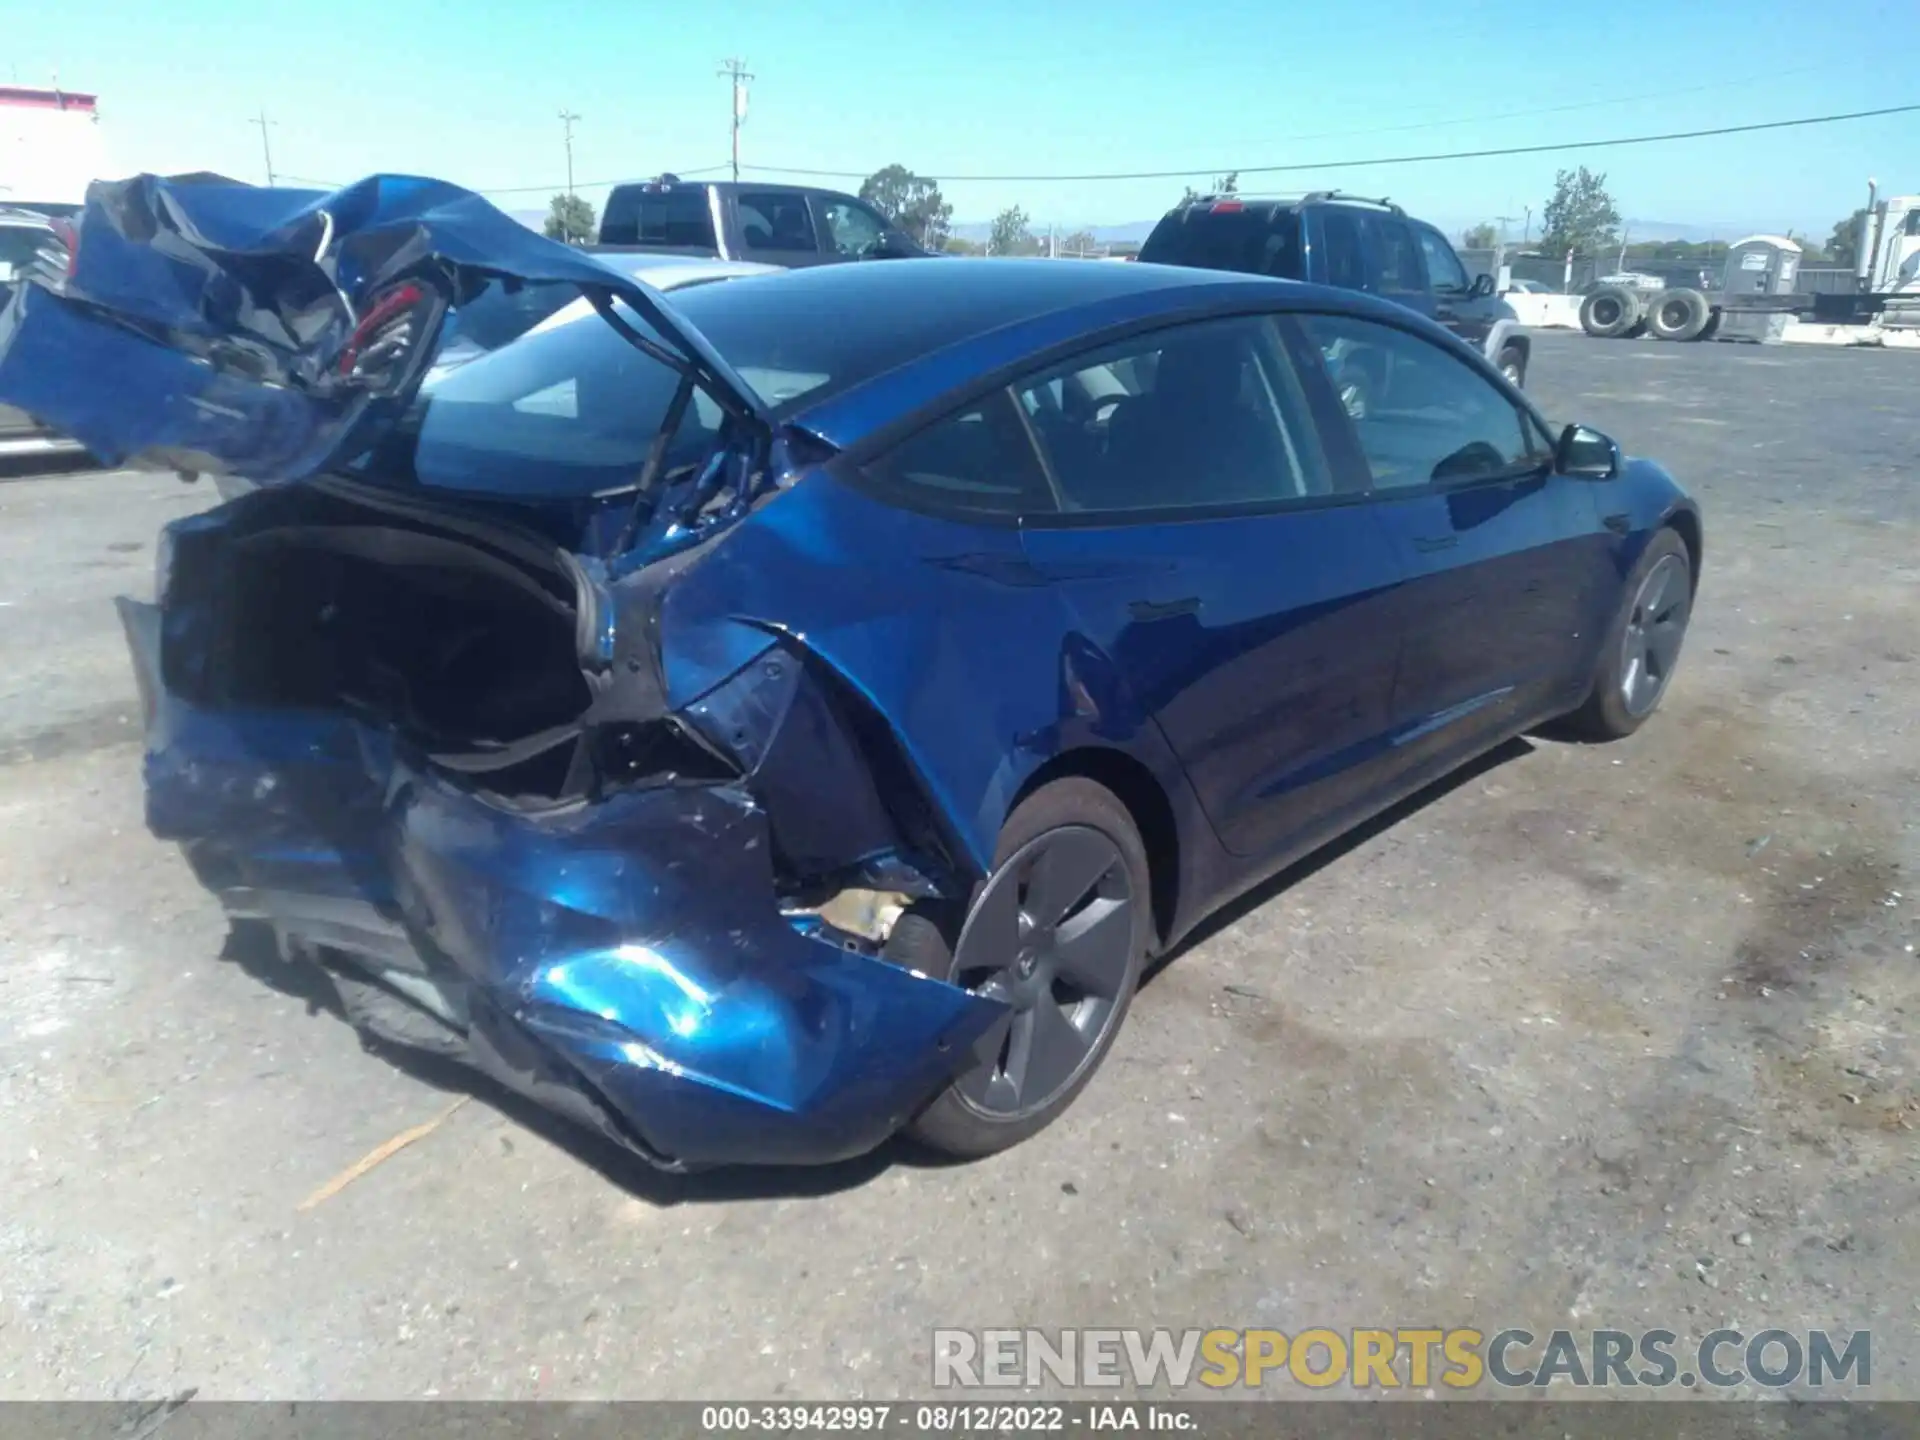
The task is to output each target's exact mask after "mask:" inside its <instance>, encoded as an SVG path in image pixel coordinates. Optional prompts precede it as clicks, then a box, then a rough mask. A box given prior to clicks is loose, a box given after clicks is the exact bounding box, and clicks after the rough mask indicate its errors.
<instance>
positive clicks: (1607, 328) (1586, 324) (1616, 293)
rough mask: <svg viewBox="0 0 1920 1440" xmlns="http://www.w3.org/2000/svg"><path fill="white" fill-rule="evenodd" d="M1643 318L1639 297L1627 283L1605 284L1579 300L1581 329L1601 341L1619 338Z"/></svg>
mask: <svg viewBox="0 0 1920 1440" xmlns="http://www.w3.org/2000/svg"><path fill="white" fill-rule="evenodd" d="M1640 320H1641V310H1640V297H1639V296H1638V295H1636V294H1634V293H1633V291H1631V290H1628V289H1626V288H1625V287H1624V286H1620V285H1602V286H1601V287H1600V288H1599V289H1598V290H1596V291H1594V292H1593V293H1592V294H1591V295H1589V296H1587V298H1586V299H1584V300H1582V301H1581V302H1580V328H1581V329H1582V330H1584V331H1586V332H1587V334H1589V335H1592V336H1594V337H1595V338H1597V339H1600V340H1618V339H1619V338H1620V337H1621V336H1623V335H1625V334H1626V333H1627V332H1628V331H1629V330H1631V329H1633V327H1634V326H1636V325H1638V324H1639V323H1640Z"/></svg>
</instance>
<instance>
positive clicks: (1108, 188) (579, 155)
mask: <svg viewBox="0 0 1920 1440" xmlns="http://www.w3.org/2000/svg"><path fill="white" fill-rule="evenodd" d="M9 9H10V11H11V13H10V14H9V16H8V19H7V21H6V25H5V31H6V35H7V51H8V53H7V54H6V55H5V56H4V57H0V79H3V80H13V79H16V78H17V80H18V81H19V82H20V83H23V84H46V83H48V80H49V77H50V76H51V75H52V74H53V73H54V72H55V71H56V70H57V72H58V74H59V77H60V81H61V83H62V84H63V85H65V86H67V87H68V88H71V89H76V90H90V91H96V92H98V93H99V95H100V97H101V110H102V113H103V117H104V119H103V123H104V124H105V125H106V126H107V127H108V136H107V142H108V146H109V150H110V153H111V155H112V157H113V160H114V163H115V164H116V165H117V166H119V167H120V168H121V169H123V170H124V171H127V172H132V171H135V170H163V171H164V170H179V169H211V170H218V171H222V172H224V173H227V174H232V175H236V176H238V177H240V178H243V179H249V180H259V179H261V178H262V165H261V155H260V132H259V130H258V128H257V127H255V126H254V125H252V124H250V123H249V119H250V117H251V116H252V115H253V114H254V113H255V112H256V110H257V109H258V108H259V107H261V106H265V107H266V109H267V111H268V113H269V115H270V116H271V117H272V118H273V119H274V120H275V121H276V122H277V124H276V125H275V126H274V128H273V130H272V131H271V139H272V145H273V154H274V163H275V166H276V168H277V169H278V170H279V171H280V172H281V173H282V174H283V175H290V176H299V177H306V178H312V179H319V180H324V181H332V182H344V181H348V180H352V179H356V178H358V177H360V176H362V175H365V174H369V173H372V172H375V171H381V170H388V171H408V172H413V173H420V174H429V175H437V176H441V177H443V178H446V179H450V180H454V181H457V182H459V183H461V184H465V185H469V186H472V187H474V188H477V189H481V190H487V191H498V190H504V189H507V188H510V187H529V188H527V189H526V191H525V193H522V194H499V195H496V197H495V198H496V199H497V200H498V202H499V203H501V204H502V205H503V206H505V207H506V208H509V209H528V208H540V207H543V206H544V204H545V201H546V198H547V196H548V195H549V194H550V193H551V192H552V190H553V189H555V188H558V187H559V185H560V184H561V182H562V180H563V178H564V176H565V173H566V167H565V163H564V153H563V150H562V144H561V124H560V121H559V119H558V114H559V112H560V111H561V109H562V108H568V109H572V110H575V111H578V112H579V113H580V115H581V116H582V117H583V118H582V119H581V120H580V122H579V124H578V125H577V127H576V130H575V162H574V163H575V173H576V175H577V176H578V177H579V179H580V180H582V181H600V180H606V179H610V178H627V177H632V176H637V175H645V174H650V173H653V172H656V171H658V170H661V169H667V168H671V169H676V170H681V171H688V170H694V169H697V168H700V167H705V166H715V165H719V164H721V163H723V162H724V161H725V160H726V158H727V119H728V113H729V95H728V91H727V86H726V82H725V81H723V80H721V79H720V78H718V77H717V76H716V74H715V70H716V67H717V64H718V62H719V61H720V60H721V59H722V58H723V57H724V56H728V55H739V56H742V57H743V58H745V59H746V60H747V62H748V64H749V67H750V68H751V69H752V70H753V71H754V72H755V74H756V75H757V76H758V79H757V80H756V81H755V82H754V84H753V86H752V91H751V95H752V100H751V107H750V112H749V116H748V120H747V123H746V125H745V127H744V128H743V131H742V138H741V146H742V159H743V161H744V162H745V163H746V164H748V165H752V164H755V163H758V164H763V165H778V166H809V167H820V168H822V169H825V170H835V171H858V172H866V171H870V170H873V169H875V168H878V167H879V166H881V165H885V164H887V163H890V162H894V161H898V162H900V163H902V164H905V165H907V166H909V167H910V168H912V169H914V170H917V171H919V172H920V173H922V174H927V175H932V176H934V177H937V178H938V177H945V176H949V175H959V174H982V175H1000V174H1056V173H1069V172H1070V173H1081V172H1106V171H1136V170H1182V169H1188V168H1191V167H1199V168H1200V169H1201V170H1203V171H1204V170H1206V169H1210V168H1226V167H1232V166H1241V167H1251V166H1254V165H1258V164H1263V163H1264V164H1282V163H1290V162H1321V161H1331V160H1338V159H1345V158H1361V157H1373V156H1391V155H1400V154H1409V153H1420V152H1427V151H1434V150H1456V149H1457V150H1467V149H1478V148H1485V147H1492V146H1499V145H1512V144H1530V143H1547V142H1555V141H1563V140H1569V141H1570V140H1582V139H1604V138H1608V137H1612V136H1621V135H1631V134H1639V133H1648V132H1654V131H1662V130H1679V129H1695V128H1703V127H1707V126H1713V125H1721V124H1740V123H1744V122H1750V121H1761V120H1769V119H1784V118H1792V117H1797V116H1801V115H1811V114H1818V113H1827V112H1834V111H1846V110H1858V109H1865V108H1870V107H1872V106H1874V105H1891V104H1899V103H1903V102H1914V101H1920V23H1916V21H1920V10H1917V9H1916V0H1828V3H1826V4H1822V5H1813V4H1809V3H1804V0H1802V3H1796V4H1791V5H1789V4H1785V3H1782V0H1597V3H1578V4H1566V3H1557V0H1532V3H1517V0H1507V3H1502V4H1497V5H1496V4H1480V3H1476V0H1458V3H1447V0H1440V3H1421V0H1323V3H1319V4H1313V5H1301V4H1287V3H1274V0H1177V3H1170V0H1161V3H1145V0H966V3H964V4H962V3H946V4H938V5H936V4H929V3H926V0H906V3H903V4H900V5H897V6H891V7H890V6H886V5H882V4H878V3H876V0H704V3H677V4H663V3H658V0H655V3H643V0H619V3H615V0H567V3H564V4H554V5H543V4H540V3H527V0H520V3H515V4H502V3H500V0H463V3H454V0H425V3H409V0H382V3H374V0H328V3H322V4H317V5H315V4H301V5H294V4H290V3H286V0H251V3H244V4H233V3H216V0H166V3H155V0H64V3H63V4H59V5H55V4H45V3H43V4H17V5H13V6H10V7H9ZM9 71H11V72H12V73H11V74H9V73H8V72H9ZM1548 111H1555V112H1557V113H1539V112H1548ZM1516 112H1528V113H1516ZM1574 163H1585V164H1588V165H1590V166H1592V167H1594V168H1596V169H1601V170H1604V171H1606V172H1607V174H1608V177H1609V185H1610V188H1611V189H1612V191H1613V193H1614V195H1615V198H1616V199H1617V200H1618V202H1619V205H1620V208H1621V210H1622V212H1623V213H1624V214H1625V215H1627V216H1629V217H1639V218H1644V219H1651V220H1662V221H1670V222H1690V223H1698V224H1703V225H1704V224H1710V223H1725V224H1730V225H1735V226H1739V227H1742V228H1744V227H1747V226H1753V227H1756V228H1784V227H1786V226H1788V225H1795V226H1798V227H1801V228H1802V229H1811V228H1814V227H1818V231H1819V233H1818V235H1817V236H1816V238H1824V235H1825V233H1826V227H1827V226H1829V225H1830V224H1831V223H1832V221H1833V220H1834V219H1836V218H1838V217H1839V216H1841V215H1842V214H1844V213H1846V212H1847V211H1848V210H1850V209H1851V208H1852V207H1853V206H1855V205H1858V204H1859V203H1861V201H1862V199H1863V197H1864V191H1865V183H1866V177H1867V176H1868V175H1869V174H1873V175H1876V176H1878V178H1879V179H1880V181H1881V185H1882V189H1883V191H1885V190H1886V189H1887V188H1888V187H1892V188H1893V189H1894V190H1897V191H1899V192H1901V193H1911V192H1914V191H1920V114H1914V115H1905V116H1894V117H1886V118H1882V119H1876V120H1865V121H1853V122H1847V123H1843V124H1838V125H1832V126H1822V127H1812V128H1808V129H1803V130H1794V131H1783V132H1773V133H1762V134H1757V135H1746V136H1732V137H1725V138H1719V139H1709V140H1696V141H1683V142H1678V143H1674V144H1667V145H1658V146H1644V147H1637V148H1630V149H1619V150H1600V151H1589V152H1585V153H1583V154H1578V155H1566V156H1555V155H1551V154H1548V155H1534V156H1520V157H1510V158H1499V159H1485V160H1466V161H1455V162H1445V163H1440V164H1428V165H1410V166H1397V167H1388V166H1378V167H1365V168H1356V169H1338V170H1333V169H1329V170H1324V171H1314V172H1307V173H1299V174H1288V175H1276V176H1268V177H1260V176H1248V177H1246V178H1245V180H1244V181H1243V185H1244V186H1245V187H1246V188H1248V189H1265V190H1273V191H1282V192H1284V191H1289V190H1298V189H1303V188H1309V187H1311V186H1316V185H1338V186H1340V187H1342V188H1347V189H1352V190H1357V191H1361V192H1364V193H1372V194H1390V195H1392V196H1393V197H1394V198H1395V199H1398V200H1400V201H1402V203H1404V204H1406V205H1407V206H1408V207H1409V208H1412V209H1414V210H1416V212H1417V213H1422V214H1426V215H1430V216H1432V217H1433V218H1435V219H1436V220H1439V221H1441V222H1442V223H1446V224H1450V225H1451V224H1461V223H1466V222H1468V221H1471V220H1474V219H1478V218H1491V217H1493V216H1496V215H1501V214H1507V215H1512V216H1514V217H1516V219H1517V217H1519V216H1520V215H1521V210H1522V207H1523V206H1527V205H1531V206H1532V207H1533V212H1534V216H1535V218H1536V221H1537V218H1538V215H1539V211H1540V206H1541V203H1542V201H1543V200H1544V198H1545V197H1546V195H1547V194H1548V192H1549V190H1550V188H1551V185H1552V181H1553V173H1554V170H1555V168H1556V166H1557V165H1560V164H1574ZM748 173H749V174H751V173H752V172H748ZM1196 179H1204V176H1203V175H1198V176H1196ZM818 183H822V184H830V185H840V184H843V183H844V184H845V185H846V186H847V188H852V187H853V186H854V185H855V184H857V181H845V182H842V181H839V180H836V179H831V178H828V177H821V178H820V180H819V181H818ZM1181 185H1182V182H1181V181H1180V180H1177V179H1174V180H1151V181H1125V182H1115V183H1092V182H1062V183H1045V184H1033V183H999V182H990V181H981V182H961V181H948V182H944V189H945V191H946V194H947V197H948V199H949V200H951V201H952V203H953V206H954V211H955V218H956V220H959V221H970V220H984V219H987V218H990V217H991V216H992V215H993V213H994V212H995V211H997V210H998V209H1000V208H1001V207H1003V206H1005V205H1009V204H1014V203H1018V204H1021V205H1023V206H1025V207H1026V209H1027V211H1028V212H1029V214H1030V215H1031V216H1032V217H1033V218H1034V219H1035V220H1036V221H1037V222H1039V223H1040V224H1041V225H1043V226H1044V225H1045V224H1046V223H1047V222H1049V221H1057V222H1060V223H1062V224H1068V223H1080V222H1097V223H1120V222H1127V221H1135V220H1141V219H1148V218H1151V217H1153V216H1155V215H1157V214H1159V213H1160V212H1161V211H1162V210H1164V209H1165V208H1166V206H1167V204H1168V203H1170V202H1171V201H1172V200H1174V199H1176V198H1177V197H1178V196H1179V193H1180V190H1181ZM589 198H592V199H594V200H595V201H596V202H597V201H598V199H599V195H598V194H597V193H592V192H590V193H589ZM1515 228H1516V230H1517V228H1518V227H1517V225H1516V227H1515Z"/></svg>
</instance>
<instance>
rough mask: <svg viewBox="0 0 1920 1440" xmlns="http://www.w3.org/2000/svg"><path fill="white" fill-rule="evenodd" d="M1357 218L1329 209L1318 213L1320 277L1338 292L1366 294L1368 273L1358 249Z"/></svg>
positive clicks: (1363, 258)
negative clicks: (1356, 291)
mask: <svg viewBox="0 0 1920 1440" xmlns="http://www.w3.org/2000/svg"><path fill="white" fill-rule="evenodd" d="M1362 243H1363V242H1362V241H1361V238H1360V216H1359V215H1358V214H1357V213H1356V212H1355V211H1352V210H1346V209H1342V208H1340V207H1339V206H1329V207H1327V208H1326V209H1324V210H1322V211H1321V212H1320V250H1321V256H1320V273H1321V274H1322V275H1323V276H1324V277H1325V283H1326V284H1328V285H1332V286H1335V287H1337V288H1338V289H1341V290H1365V289H1366V288H1367V270H1366V260H1365V256H1364V253H1363V251H1362V249H1361V246H1362Z"/></svg>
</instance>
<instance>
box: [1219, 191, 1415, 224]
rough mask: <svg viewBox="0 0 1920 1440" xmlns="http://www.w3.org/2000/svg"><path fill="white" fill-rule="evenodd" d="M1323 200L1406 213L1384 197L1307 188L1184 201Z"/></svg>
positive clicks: (1255, 202) (1259, 202)
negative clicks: (1300, 191)
mask: <svg viewBox="0 0 1920 1440" xmlns="http://www.w3.org/2000/svg"><path fill="white" fill-rule="evenodd" d="M1325 200H1337V201H1339V202H1340V203H1341V204H1342V205H1375V206H1378V207H1379V208H1380V209H1382V210H1385V211H1387V212H1388V213H1389V214H1393V215H1398V216H1399V217H1400V218H1401V219H1405V218H1406V214H1407V212H1406V211H1405V210H1402V209H1401V208H1400V207H1399V206H1398V205H1396V204H1394V203H1393V201H1391V200H1388V199H1385V198H1381V199H1378V200H1376V199H1374V198H1373V197H1371V196H1367V195H1350V194H1348V193H1347V192H1346V191H1345V190H1309V191H1308V192H1307V193H1306V194H1304V195H1248V194H1242V193H1240V192H1239V191H1234V192H1232V193H1230V194H1218V195H1196V196H1194V197H1193V199H1191V200H1189V201H1187V202H1186V203H1187V204H1188V205H1189V206H1200V205H1218V204H1222V203H1227V204H1235V205H1239V204H1246V205H1314V204H1318V203H1320V202H1321V201H1325Z"/></svg>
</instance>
